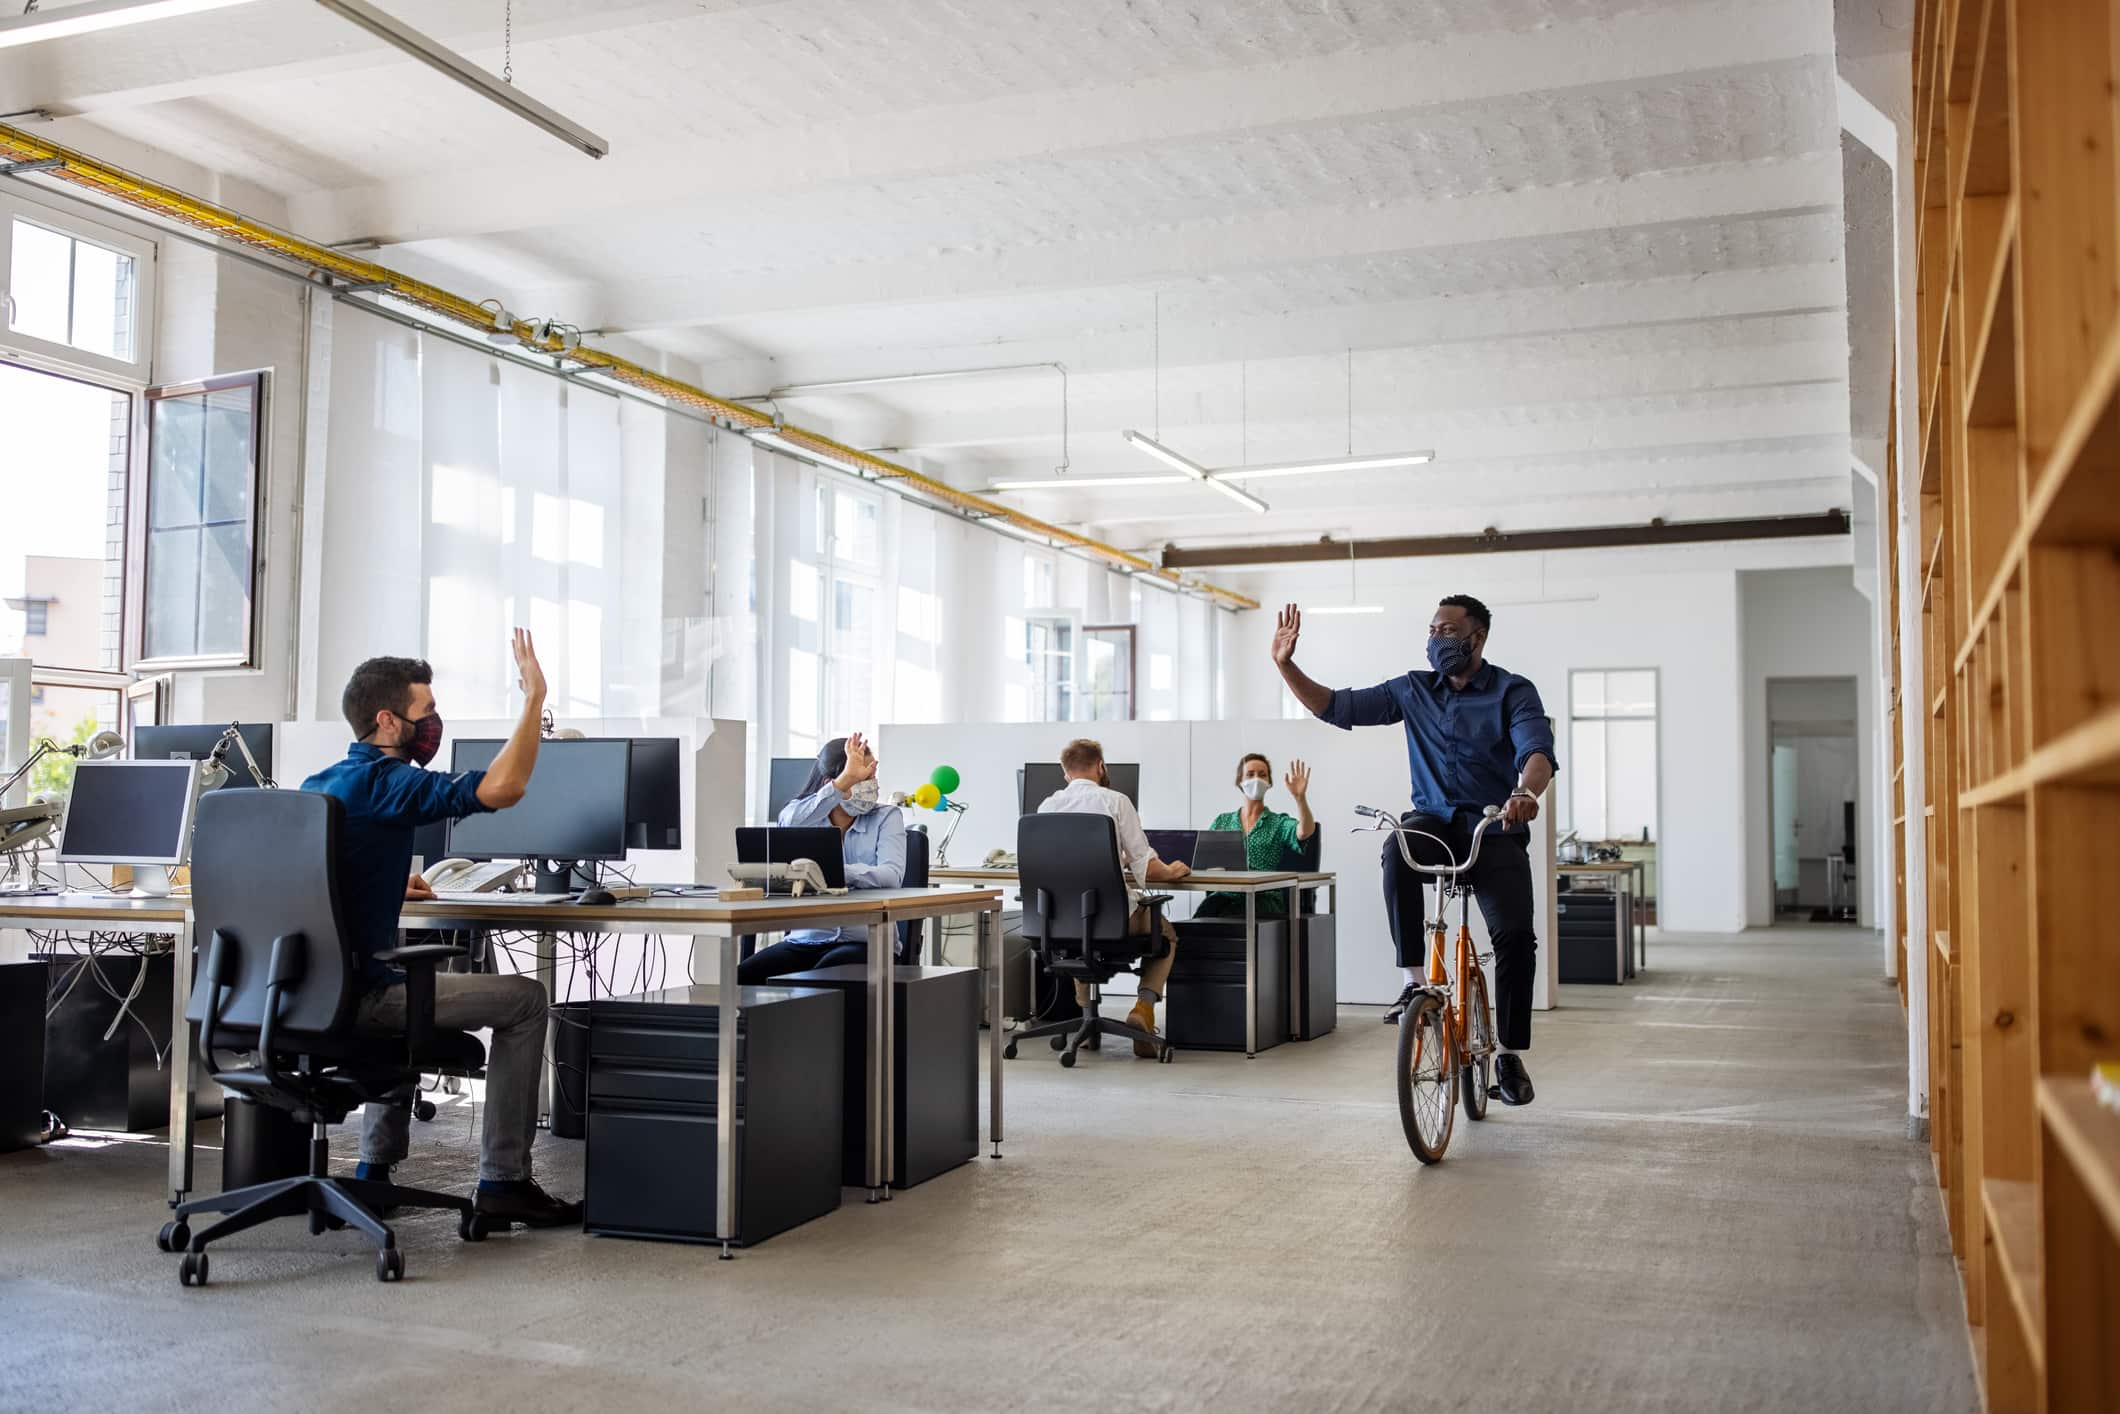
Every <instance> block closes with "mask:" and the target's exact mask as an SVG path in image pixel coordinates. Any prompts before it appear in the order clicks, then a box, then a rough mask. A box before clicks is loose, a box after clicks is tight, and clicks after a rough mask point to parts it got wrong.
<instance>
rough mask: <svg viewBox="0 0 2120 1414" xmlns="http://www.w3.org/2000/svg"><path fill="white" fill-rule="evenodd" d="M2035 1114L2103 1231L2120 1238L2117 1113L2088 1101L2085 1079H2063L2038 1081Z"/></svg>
mask: <svg viewBox="0 0 2120 1414" xmlns="http://www.w3.org/2000/svg"><path fill="white" fill-rule="evenodd" d="M2039 1113H2040V1114H2041V1115H2042V1116H2043V1117H2044V1118H2045V1120H2046V1128H2047V1132H2048V1133H2049V1134H2051V1135H2053V1136H2054V1140H2055V1142H2056V1143H2057V1144H2059V1145H2060V1147H2061V1152H2062V1153H2064V1154H2066V1155H2067V1156H2068V1159H2069V1162H2070V1163H2071V1164H2073V1165H2074V1166H2075V1169H2076V1176H2077V1178H2078V1179H2079V1180H2081V1182H2082V1184H2083V1188H2084V1191H2085V1192H2086V1193H2088V1194H2090V1197H2091V1202H2092V1203H2094V1204H2095V1205H2097V1208H2098V1212H2099V1215H2100V1216H2101V1217H2103V1218H2104V1219H2105V1227H2106V1230H2107V1231H2108V1232H2109V1233H2111V1234H2112V1235H2113V1237H2114V1239H2115V1240H2120V1114H2114V1113H2113V1112H2112V1111H2111V1110H2109V1109H2106V1108H2105V1107H2103V1106H2102V1105H2100V1104H2099V1103H2098V1101H2097V1100H2096V1099H2094V1098H2093V1097H2092V1095H2091V1083H2090V1081H2089V1080H2087V1079H2078V1078H2075V1077H2072V1076H2061V1075H2042V1076H2040V1077H2039Z"/></svg>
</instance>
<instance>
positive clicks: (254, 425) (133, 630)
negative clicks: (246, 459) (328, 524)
mask: <svg viewBox="0 0 2120 1414" xmlns="http://www.w3.org/2000/svg"><path fill="white" fill-rule="evenodd" d="M246 386H247V387H249V388H250V390H251V402H250V418H251V423H250V525H249V537H250V575H249V582H248V584H247V585H246V586H245V592H244V596H243V619H244V623H243V646H242V648H241V649H240V650H239V651H237V652H234V653H192V654H179V653H172V654H164V655H162V656H160V657H150V656H148V653H147V532H148V526H147V510H148V502H149V500H150V498H151V496H152V494H153V491H154V484H153V483H154V466H155V448H154V437H155V417H154V410H155V405H156V404H157V403H159V402H163V401H167V400H169V399H172V398H182V397H198V396H200V395H202V394H206V393H215V392H220V391H222V390H224V389H227V388H236V387H246ZM271 386H272V376H271V373H270V371H269V370H266V369H262V368H256V369H250V370H248V371H246V372H242V373H217V374H215V375H214V376H212V377H210V378H198V379H193V380H191V381H189V382H183V383H164V384H161V385H159V386H156V387H152V388H148V389H147V390H146V391H145V392H144V393H143V394H142V396H141V399H140V412H139V426H140V429H141V440H140V444H139V451H138V453H137V455H135V456H134V457H133V459H132V467H133V470H132V473H131V474H130V475H129V476H128V477H127V478H126V487H125V570H126V573H125V610H124V615H125V624H124V635H123V639H124V646H123V650H122V653H121V659H122V662H123V665H124V667H125V668H126V669H127V670H129V671H134V672H162V671H166V670H169V669H176V668H255V667H256V666H257V665H258V631H259V628H260V625H261V622H262V620H263V617H264V616H263V615H261V614H260V613H259V612H258V586H259V584H260V582H261V581H262V580H263V578H264V568H265V524H266V521H265V511H266V506H265V494H266V462H265V458H266V437H267V434H268V430H269V429H268V425H267V413H266V399H267V397H268V396H269V395H270V392H271Z"/></svg>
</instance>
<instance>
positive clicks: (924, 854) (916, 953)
mask: <svg viewBox="0 0 2120 1414" xmlns="http://www.w3.org/2000/svg"><path fill="white" fill-rule="evenodd" d="M927 886H928V832H927V826H925V825H908V826H906V827H905V879H904V880H903V881H902V882H901V883H900V885H899V887H900V888H907V889H924V888H926V887H927ZM926 946H927V922H926V920H924V919H923V920H921V921H919V922H911V921H908V922H905V923H901V924H899V925H898V959H897V960H898V962H899V963H900V964H901V965H906V966H916V967H917V966H918V965H919V963H920V954H921V951H922V949H923V948H925V947H926Z"/></svg>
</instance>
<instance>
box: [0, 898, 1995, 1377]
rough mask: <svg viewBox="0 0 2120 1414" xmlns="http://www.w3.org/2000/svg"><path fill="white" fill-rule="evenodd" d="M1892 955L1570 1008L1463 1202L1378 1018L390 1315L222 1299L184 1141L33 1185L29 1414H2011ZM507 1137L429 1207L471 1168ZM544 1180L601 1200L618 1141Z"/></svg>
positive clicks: (300, 1302) (1475, 1147) (1108, 1083)
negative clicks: (1413, 1137) (548, 1413)
mask: <svg viewBox="0 0 2120 1414" xmlns="http://www.w3.org/2000/svg"><path fill="white" fill-rule="evenodd" d="M1876 957H1877V944H1876V942H1875V940H1874V937H1873V936H1871V935H1869V934H1858V933H1856V932H1854V931H1853V930H1852V929H1847V930H1832V929H1786V930H1779V931H1775V932H1769V933H1759V934H1752V935H1748V936H1746V937H1744V938H1742V939H1739V940H1732V939H1712V940H1707V939H1704V940H1684V939H1673V938H1664V939H1661V940H1659V941H1655V942H1653V943H1652V946H1651V961H1652V964H1653V966H1652V968H1651V970H1650V971H1649V972H1648V973H1647V974H1646V975H1645V976H1644V977H1643V978H1642V979H1641V980H1640V981H1639V982H1637V983H1636V984H1634V985H1632V986H1628V987H1625V988H1621V989H1608V988H1589V987H1570V988H1565V989H1563V991H1562V1001H1563V1008H1564V1009H1562V1010H1558V1011H1555V1012H1551V1013H1547V1014H1544V1015H1542V1016H1540V1017H1539V1019H1538V1022H1537V1047H1536V1050H1535V1052H1534V1054H1533V1073H1534V1076H1535V1078H1536V1080H1537V1083H1538V1087H1539V1099H1538V1103H1537V1104H1535V1105H1534V1106H1532V1107H1530V1108H1528V1109H1524V1110H1510V1109H1506V1108H1504V1107H1502V1106H1500V1105H1496V1106H1495V1107H1494V1109H1493V1111H1492V1112H1491V1114H1492V1117H1491V1118H1490V1120H1489V1121H1488V1122H1487V1123H1486V1124H1484V1125H1480V1126H1472V1125H1468V1124H1466V1123H1465V1122H1464V1120H1463V1118H1462V1117H1460V1119H1459V1122H1458V1132H1457V1136H1456V1138H1455V1140H1454V1142H1453V1145H1452V1148H1451V1151H1450V1156H1449V1158H1448V1160H1447V1161H1446V1162H1445V1163H1444V1164H1443V1165H1442V1166H1440V1167H1437V1168H1433V1169H1423V1168H1421V1167H1420V1166H1419V1165H1418V1164H1417V1163H1415V1162H1414V1160H1413V1157H1412V1155H1411V1154H1410V1153H1409V1152H1408V1151H1407V1148H1406V1144H1405V1140H1404V1139H1403V1137H1402V1136H1401V1134H1400V1131H1399V1122H1398V1114H1397V1107H1396V1103H1395V1100H1394V1098H1393V1091H1392V1080H1391V1066H1392V1040H1393V1032H1392V1030H1391V1029H1390V1028H1388V1027H1384V1026H1379V1025H1378V1024H1377V1023H1376V1020H1375V1018H1376V1015H1377V1013H1376V1011H1375V1010H1374V1009H1368V1008H1354V1007H1350V1008H1348V1009H1346V1011H1345V1012H1344V1013H1343V1016H1342V1025H1341V1028H1340V1029H1339V1030H1338V1031H1337V1032H1336V1033H1334V1034H1333V1035H1331V1036H1329V1037H1327V1038H1325V1039H1323V1040H1320V1041H1316V1042H1312V1043H1309V1044H1307V1045H1290V1046H1283V1047H1281V1048H1279V1049H1276V1050H1273V1051H1269V1052H1266V1053H1265V1054H1263V1055H1261V1056H1260V1057H1259V1058H1258V1059H1257V1060H1254V1061H1250V1062H1246V1061H1245V1060H1244V1059H1243V1058H1242V1057H1241V1056H1228V1055H1211V1054H1206V1053H1192V1054H1186V1055H1182V1056H1180V1057H1179V1059H1178V1061H1177V1063H1176V1064H1174V1065H1170V1066H1157V1065H1152V1064H1148V1063H1145V1062H1143V1063H1136V1062H1135V1061H1134V1060H1133V1058H1132V1057H1131V1055H1129V1054H1127V1053H1126V1052H1125V1051H1124V1050H1123V1049H1116V1048H1115V1051H1114V1052H1107V1053H1106V1054H1104V1055H1101V1056H1085V1057H1084V1059H1083V1064H1082V1065H1081V1066H1080V1067H1079V1068H1078V1069H1076V1070H1074V1071H1072V1072H1067V1071H1062V1070H1061V1069H1060V1067H1059V1066H1058V1065H1056V1064H1054V1063H1053V1061H1052V1059H1051V1058H1050V1054H1049V1053H1046V1052H1042V1051H1041V1052H1038V1053H1037V1054H1035V1055H1033V1054H1032V1053H1031V1052H1029V1051H1026V1053H1025V1057H1024V1059H1022V1060H1019V1061H1015V1062H1012V1063H1010V1070H1009V1111H1008V1116H1009V1118H1008V1122H1009V1141H1008V1143H1007V1144H1006V1145H1005V1151H1006V1153H1007V1157H1006V1158H1005V1159H1004V1160H1002V1161H1001V1162H998V1163H996V1162H992V1161H988V1160H984V1159H982V1160H980V1161H978V1162H976V1163H974V1164H972V1165H970V1166H967V1167H965V1168H962V1169H959V1170H957V1171H955V1172H953V1173H950V1174H947V1175H945V1176H943V1177H942V1178H939V1179H936V1180H934V1181H933V1182H930V1183H928V1184H926V1185H924V1186H922V1187H920V1188H916V1189H914V1190H912V1191H911V1192H908V1193H905V1194H902V1195H900V1196H899V1197H898V1198H897V1200H896V1201H894V1202H892V1203H891V1204H889V1205H888V1206H878V1207H868V1206H865V1205H863V1204H862V1203H861V1202H860V1200H859V1195H858V1194H854V1193H850V1194H849V1199H850V1201H849V1202H848V1203H847V1204H846V1205H845V1206H843V1207H842V1208H841V1209H840V1210H839V1211H838V1212H836V1213H833V1214H831V1215H829V1216H828V1217H826V1218H824V1219H822V1220H820V1221H818V1222H814V1223H811V1224H808V1225H807V1226H805V1227H802V1228H798V1229H796V1230H795V1231H793V1232H790V1233H786V1234H783V1235H782V1236H780V1237H778V1238H775V1239H773V1240H772V1241H771V1242H768V1243H766V1244H763V1245H762V1246H760V1247H758V1248H756V1249H754V1250H752V1251H750V1252H747V1253H744V1254H742V1255H741V1256H740V1257H739V1259H738V1260H737V1261H734V1262H730V1263H717V1262H715V1261H714V1260H712V1258H711V1257H710V1256H709V1254H708V1253H707V1251H706V1250H704V1249H700V1248H693V1247H679V1246H666V1245H660V1244H652V1243H641V1242H625V1241H617V1240H610V1239H592V1238H585V1237H582V1236H580V1235H579V1234H573V1233H538V1234H520V1233H519V1234H516V1235H513V1236H510V1237H505V1238H495V1239H493V1240H491V1241H489V1242H487V1243H485V1244H484V1245H483V1246H475V1247H474V1246H466V1245H463V1244H461V1243H459V1242H458V1241H457V1238H456V1235H455V1231H454V1224H453V1222H452V1221H446V1220H443V1219H439V1218H425V1219H414V1220H410V1221H406V1222H404V1223H402V1224H400V1226H399V1233H400V1241H401V1243H402V1244H403V1246H404V1247H405V1248H406V1256H407V1262H408V1267H409V1271H408V1275H407V1279H406V1281H405V1282H404V1283H403V1284H402V1285H399V1286H394V1287H385V1286H381V1285H379V1284H378V1283H377V1282H376V1281H375V1280H374V1278H373V1276H372V1269H373V1268H372V1260H371V1258H370V1257H369V1256H368V1254H367V1250H366V1249H365V1248H364V1247H362V1246H360V1245H359V1244H357V1243H355V1242H352V1241H349V1240H347V1238H346V1237H345V1236H344V1235H342V1234H331V1235H328V1236H325V1237H322V1238H314V1239H313V1238H311V1237H309V1236H308V1235H307V1233H306V1231H305V1230H304V1229H303V1228H301V1227H299V1226H296V1225H294V1224H291V1223H282V1224H278V1225H275V1226H271V1227H268V1228H265V1229H262V1230H259V1231H257V1232H253V1233H249V1234H245V1235H243V1236H241V1237H238V1238H235V1239H232V1240H230V1241H229V1242H228V1243H226V1244H225V1245H221V1246H217V1247H215V1248H214V1253H215V1256H214V1264H213V1284H212V1285H211V1286H210V1287H208V1288H206V1289H205V1290H203V1291H186V1290H183V1289H181V1288H180V1287H179V1286H178V1284H177V1279H176V1263H175V1259H174V1258H171V1257H165V1256H163V1255H161V1254H159V1253H157V1252H156V1251H155V1250H154V1246H153V1242H152V1240H151V1239H152V1235H153V1232H154V1229H155V1227H156V1226H157V1225H158V1224H159V1223H160V1221H161V1220H162V1215H163V1214H162V1208H161V1204H160V1203H159V1201H158V1200H157V1198H156V1196H155V1194H156V1190H157V1188H158V1187H159V1184H160V1182H161V1175H162V1171H163V1164H164V1155H165V1152H166V1151H165V1150H164V1149H163V1148H162V1147H161V1146H159V1145H156V1144H153V1143H150V1142H137V1141H136V1142H127V1143H117V1144H110V1145H106V1146H101V1147H98V1146H95V1145H94V1144H93V1143H92V1142H75V1143H70V1144H68V1145H64V1146H58V1147H54V1148H49V1149H45V1150H41V1151H35V1152H29V1153H19V1154H13V1155H6V1156H0V1409H8V1410H14V1409H29V1408H35V1409H38V1410H57V1409H97V1410H109V1409H137V1408H183V1409H194V1408H196V1409H211V1410H214V1411H216V1414H233V1412H234V1411H247V1410H275V1411H282V1410H302V1409H349V1410H358V1409H366V1410H382V1409H392V1408H405V1407H413V1408H419V1409H423V1410H465V1411H480V1414H488V1412H489V1411H517V1410H535V1409H578V1408H590V1407H593V1408H595V1409H597V1410H599V1411H602V1414H615V1411H621V1410H631V1409H643V1408H677V1407H694V1408H696V1407H707V1406H713V1407H721V1408H738V1409H746V1410H826V1409H894V1410H899V1409H902V1410H912V1409H922V1410H927V1409H934V1410H970V1409H1047V1408H1051V1409H1057V1408H1062V1407H1068V1406H1072V1407H1075V1408H1111V1409H1154V1410H1166V1409H1168V1410H1176V1409H1209V1408H1212V1409H1221V1410H1232V1409H1240V1410H1252V1409H1293V1408H1300V1409H1304V1410H1354V1409H1393V1410H1408V1409H1416V1410H1426V1409H1445V1408H1451V1409H1456V1408H1459V1407H1468V1408H1477V1409H1484V1410H1499V1411H1514V1410H1554V1411H1586V1410H1622V1409H1624V1410H1669V1411H1674V1412H1675V1411H1686V1414H1694V1412H1695V1411H1700V1410H1710V1409H1712V1410H1719V1411H1738V1410H1762V1411H1764V1410H1777V1411H1778V1410H1803V1411H1823V1410H1861V1411H1886V1410H1919V1411H1923V1414H1935V1411H1954V1410H1974V1409H1977V1407H1978V1401H1977V1398H1976V1395H1975V1391H1974V1387H1973V1376H1972V1370H1971V1364H1970V1356H1969V1353H1968V1348H1967V1342H1966V1336H1965V1326H1964V1311H1963V1307H1962V1305H1961V1302H1960V1298H1959V1287H1958V1278H1957V1274H1956V1271H1955V1268H1954V1265H1953V1262H1952V1259H1951V1254H1950V1248H1949V1242H1948V1238H1947V1236H1946V1234H1945V1232H1944V1228H1943V1223H1942V1220H1941V1212H1940V1209H1939V1206H1938V1203H1937V1196H1936V1190H1935V1186H1934V1184H1933V1182H1932V1181H1931V1179H1930V1176H1929V1162H1928V1154H1927V1151H1926V1148H1925V1146H1923V1145H1920V1144H1917V1143H1912V1142H1909V1141H1908V1140H1907V1139H1906V1138H1905V1137H1904V1131H1905V1119H1904V1114H1903V1111H1904V1103H1903V1098H1902V1097H1903V1091H1904V1088H1905V1079H1904V1075H1905V1064H1904V1050H1905V1045H1904V1039H1903V1031H1902V1028H1901V1023H1900V1014H1899V1007H1898V1002H1897V998H1896V996H1895V994H1894V992H1893V991H1892V989H1891V987H1890V986H1889V985H1887V984H1886V983H1885V982H1883V981H1881V980H1880V979H1879V978H1878V977H1877V976H1876V975H1875V973H1876V962H1875V959H1876ZM467 1111H468V1107H465V1108H463V1109H459V1110H457V1111H454V1112H450V1111H445V1112H444V1116H443V1118H442V1120H441V1121H439V1122H438V1123H437V1124H435V1125H433V1126H422V1127H420V1128H419V1134H418V1137H417V1140H416V1143H417V1146H418V1147H417V1150H416V1154H415V1159H414V1162H413V1164H412V1165H411V1166H410V1168H409V1170H408V1175H407V1176H408V1178H410V1179H411V1180H412V1181H430V1182H431V1181H435V1180H437V1179H439V1180H440V1181H441V1182H442V1183H449V1182H452V1181H459V1177H458V1176H460V1175H468V1173H469V1170H470V1164H469V1160H468V1149H469V1145H470V1137H471V1131H470V1123H469V1117H468V1112H467ZM539 1163H540V1166H541V1172H542V1173H543V1174H544V1176H545V1177H546V1178H547V1180H548V1182H550V1183H551V1185H552V1186H553V1187H554V1188H555V1189H558V1190H560V1191H562V1192H577V1191H579V1173H580V1146H579V1145H577V1144H573V1143H569V1142H565V1141H550V1140H548V1141H546V1142H545V1143H544V1144H543V1145H541V1147H540V1149H539ZM202 1167H203V1173H202V1183H203V1184H205V1185H207V1186H217V1171H218V1161H217V1155H214V1154H211V1153H207V1154H202Z"/></svg>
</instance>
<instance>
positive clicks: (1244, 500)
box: [1207, 476, 1268, 515]
mask: <svg viewBox="0 0 2120 1414" xmlns="http://www.w3.org/2000/svg"><path fill="white" fill-rule="evenodd" d="M1207 484H1208V485H1210V486H1212V487H1214V488H1215V489H1216V490H1217V491H1220V492H1221V493H1222V494H1223V495H1225V496H1227V497H1229V499H1230V500H1232V501H1235V502H1236V503H1237V504H1238V505H1240V506H1242V507H1243V508H1244V509H1245V510H1247V511H1250V512H1251V513H1252V514H1253V515H1264V514H1266V512H1267V509H1268V507H1267V505H1266V503H1265V502H1264V501H1262V500H1260V499H1259V498H1258V497H1257V496H1254V495H1252V494H1251V492H1249V491H1246V490H1244V489H1243V488H1241V487H1239V486H1235V485H1233V484H1231V483H1230V482H1227V481H1221V480H1218V479H1216V478H1215V477H1212V476H1210V477H1208V478H1207Z"/></svg>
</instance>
